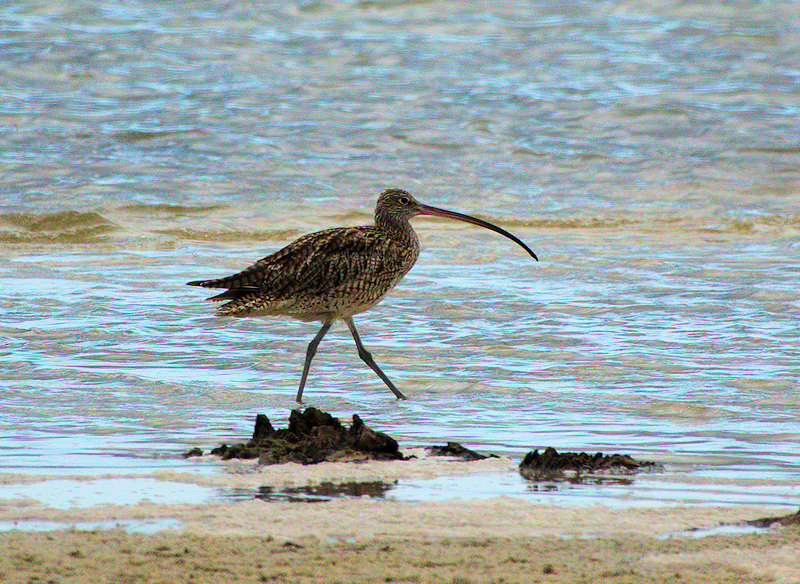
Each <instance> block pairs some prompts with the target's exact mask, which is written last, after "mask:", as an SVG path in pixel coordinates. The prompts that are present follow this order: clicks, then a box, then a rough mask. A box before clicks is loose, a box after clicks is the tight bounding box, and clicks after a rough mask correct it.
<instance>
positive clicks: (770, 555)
mask: <svg viewBox="0 0 800 584" xmlns="http://www.w3.org/2000/svg"><path fill="white" fill-rule="evenodd" d="M295 421H296V422H297V420H295ZM354 421H355V420H354ZM260 427H261V429H262V431H261V432H259V431H258V428H259V426H258V425H257V428H256V431H255V432H254V439H253V440H251V441H250V442H248V443H247V444H245V445H240V446H241V447H239V446H237V447H236V448H235V449H234V450H235V452H237V453H242V452H245V453H246V452H249V454H247V455H246V456H245V457H244V458H235V457H234V458H233V459H229V460H226V461H224V462H223V461H221V460H220V457H214V459H213V460H215V461H217V464H220V465H222V467H223V469H224V471H223V472H220V473H212V474H209V473H207V472H203V471H202V468H204V467H206V466H207V463H208V462H210V460H209V459H208V458H207V457H206V458H203V457H198V456H196V453H195V454H193V455H192V457H191V460H193V461H197V463H198V472H197V473H196V474H195V473H192V472H189V473H187V472H178V471H166V472H165V471H161V472H157V473H153V475H151V477H150V479H149V480H156V481H159V484H164V485H172V486H173V487H175V486H176V485H177V488H179V489H180V488H182V487H183V486H184V485H185V486H186V487H187V488H188V487H189V486H192V487H195V488H200V489H206V490H207V491H208V492H210V493H243V494H244V495H243V496H241V497H239V498H230V497H228V498H225V497H222V496H220V495H216V496H212V497H210V498H208V499H205V500H202V501H201V502H194V503H182V504H175V503H154V502H152V501H149V500H146V499H145V500H138V501H136V502H134V503H130V504H97V503H96V504H91V505H87V506H81V505H68V506H65V507H62V508H58V507H54V506H52V505H49V504H48V502H47V501H46V500H41V501H40V500H36V499H31V498H26V499H15V500H8V501H0V523H5V524H6V525H9V524H11V525H17V526H18V527H19V529H20V530H19V531H6V532H0V582H3V583H5V582H9V583H17V582H18V583H30V582H52V583H58V582H81V583H92V582H98V583H100V582H103V583H135V582H153V583H160V584H169V583H177V582H182V583H185V582H285V583H305V582H320V583H322V582H324V583H335V582H341V583H369V582H409V583H412V582H413V583H420V582H421V583H426V582H430V583H437V584H438V583H446V584H456V583H459V584H467V583H484V582H485V583H489V582H492V583H499V582H503V583H516V582H519V583H523V582H524V583H529V582H604V583H609V584H614V583H620V584H622V583H637V582H659V583H662V582H697V583H712V582H718V583H728V582H730V583H733V582H736V583H742V582H778V583H787V584H788V583H796V582H800V564H798V562H797V557H798V556H800V525H799V524H798V523H797V522H794V523H787V524H786V525H783V526H774V527H772V528H769V529H764V528H761V529H757V528H755V527H752V526H751V525H748V524H747V522H752V521H753V520H757V519H759V518H763V517H769V516H775V515H778V514H779V513H775V509H772V508H769V507H757V506H753V507H743V506H733V505H727V506H699V505H694V506H679V505H663V506H628V507H622V508H612V507H607V506H603V505H587V506H558V505H553V504H541V503H535V502H532V501H528V500H523V499H520V498H515V497H508V496H493V497H488V498H467V499H460V498H459V497H458V493H452V497H447V500H438V501H434V500H424V501H419V500H418V501H403V500H395V499H392V498H383V497H380V496H377V497H373V496H369V495H368V494H366V493H365V494H364V495H363V496H352V495H351V496H346V497H342V496H340V497H334V498H331V499H329V500H325V501H322V502H313V503H311V502H308V500H306V501H305V502H294V501H291V500H289V499H286V498H283V499H280V498H269V497H267V498H263V497H258V496H257V494H259V493H262V492H263V491H262V490H263V488H264V486H265V485H269V488H270V489H273V488H274V489H275V490H276V492H277V491H280V490H291V489H298V488H300V489H301V490H302V488H308V487H314V486H317V487H319V486H322V485H325V484H334V485H343V484H353V485H369V484H380V485H389V484H392V483H394V482H397V481H402V480H413V479H420V478H426V477H439V476H444V475H459V474H463V475H482V476H492V475H497V474H498V473H499V474H503V473H518V472H519V467H518V463H517V462H515V461H512V460H510V459H508V458H504V457H499V456H493V457H483V458H479V459H477V460H476V459H474V458H475V457H474V456H472V457H470V456H463V453H462V455H461V457H460V458H459V457H453V456H449V457H448V456H436V455H433V454H431V453H430V450H431V449H418V450H413V449H412V450H410V451H408V453H407V454H408V455H405V456H401V457H399V458H395V459H385V458H379V459H378V460H369V461H365V462H359V463H353V462H342V461H341V460H342V459H341V457H340V456H339V455H337V454H334V456H333V459H334V460H337V462H324V463H320V464H299V463H297V462H290V463H285V464H270V465H263V464H260V463H259V461H258V458H261V459H264V457H265V456H267V458H272V457H273V456H272V454H269V452H271V451H269V452H268V451H267V450H261V451H258V452H256V451H255V450H253V449H254V448H256V447H258V448H262V447H263V448H267V447H269V448H273V447H276V448H278V449H279V450H280V451H281V452H289V453H290V454H291V458H292V459H295V458H297V457H298V453H299V452H301V451H302V453H303V457H306V456H307V455H308V454H309V451H308V447H309V445H313V444H316V445H317V446H321V447H322V449H323V450H324V451H325V452H326V453H328V454H330V453H329V452H328V450H329V447H330V445H331V444H332V443H334V442H335V443H339V442H341V443H342V444H344V445H345V446H346V450H347V452H348V456H347V457H346V458H347V459H352V456H353V454H352V447H353V445H354V444H355V442H354V441H353V440H351V439H350V438H347V439H345V437H346V436H359V437H361V436H366V435H367V434H365V432H366V430H365V429H364V428H363V427H362V426H361V425H360V424H354V425H353V426H351V430H352V428H355V430H353V431H351V430H346V429H343V428H340V429H339V430H340V431H339V433H338V434H336V436H338V438H336V440H332V439H331V438H332V437H336V436H334V433H332V432H331V431H328V430H325V431H319V430H315V429H314V428H311V427H310V428H308V429H307V430H308V432H306V433H307V434H308V437H309V440H310V442H308V443H306V442H303V441H300V440H297V441H296V442H292V444H301V443H302V448H299V447H298V448H294V447H292V448H288V447H287V444H286V443H285V442H286V440H285V439H286V437H287V436H288V434H287V433H285V432H284V433H282V434H278V432H281V431H276V432H273V431H272V430H270V431H269V432H267V431H265V430H264V428H265V426H264V425H263V420H262V425H261V426H260ZM290 427H291V426H290ZM292 428H293V430H292V434H293V436H289V438H291V441H295V439H296V437H297V435H299V434H300V433H299V432H297V428H296V427H292ZM367 430H368V429H367ZM370 432H371V431H370ZM373 434H374V433H373ZM370 436H371V434H370ZM340 438H341V440H340ZM358 442H359V443H361V442H363V440H362V439H361V438H359V440H358ZM369 442H370V443H374V444H381V445H385V444H386V440H384V439H380V440H377V441H375V440H374V439H372V438H371V439H370V441H369ZM312 443H313V444H312ZM448 447H450V450H452V445H448ZM379 450H381V451H383V450H385V448H384V446H381V448H380V449H379ZM227 452H229V450H226V453H227ZM426 453H427V455H426ZM312 454H313V456H311V459H315V460H316V459H317V458H319V456H317V454H318V453H312ZM472 454H475V453H472ZM362 455H363V453H358V454H357V455H356V458H357V459H359V460H360V459H361V457H362ZM618 456H619V455H613V456H612V457H600V456H599V455H598V456H594V457H578V458H581V459H582V458H587V460H591V461H593V462H592V464H597V463H598V462H599V461H602V460H605V459H607V460H617V458H614V457H618ZM532 457H533V456H529V457H527V458H532ZM533 458H537V457H533ZM556 458H558V457H557V455H556V454H555V451H553V452H551V453H549V455H548V456H546V457H545V459H547V460H550V461H551V462H552V460H555V459H556ZM562 458H563V457H562ZM562 458H558V460H562ZM574 458H576V456H567V457H565V458H563V460H567V459H569V460H570V461H572V459H574ZM469 459H472V460H469ZM551 459H552V460H551ZM626 460H627V459H626ZM573 462H574V461H573ZM615 466H618V465H617V464H616V463H615ZM23 479H24V477H22V476H20V475H13V476H12V475H5V476H0V484H17V483H19V482H20V481H22V480H23ZM128 479H130V481H131V482H130V483H126V484H128V485H129V486H130V488H132V489H133V488H135V487H136V480H137V477H133V476H132V477H128ZM27 480H28V481H33V482H37V481H43V484H48V483H47V480H48V479H47V477H38V478H33V477H28V479H27ZM72 480H74V481H78V482H81V481H84V482H87V483H92V481H95V480H97V477H83V478H81V477H73V479H72ZM543 488H544V487H543ZM259 489H262V490H259ZM798 517H800V516H798ZM42 522H53V523H51V524H46V525H45V527H47V528H49V529H52V527H53V526H54V525H55V526H58V525H61V526H65V527H68V526H70V525H73V526H84V527H86V526H87V525H91V524H93V523H94V524H95V525H96V524H98V523H100V524H102V525H103V526H107V527H108V528H107V529H102V530H100V529H95V530H90V529H89V528H86V529H84V530H78V529H75V528H74V527H73V528H71V529H62V530H52V531H47V532H38V531H37V530H38V529H42V525H43V523H42ZM117 524H119V525H126V526H129V527H132V528H133V529H134V530H137V529H138V530H140V531H144V530H146V529H148V528H149V529H151V530H152V531H155V530H156V529H159V530H160V531H157V532H155V533H140V532H135V531H134V532H131V531H126V530H125V529H123V528H121V527H119V528H113V526H114V525H117Z"/></svg>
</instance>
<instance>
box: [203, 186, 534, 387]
mask: <svg viewBox="0 0 800 584" xmlns="http://www.w3.org/2000/svg"><path fill="white" fill-rule="evenodd" d="M416 215H435V216H438V217H447V218H449V219H456V220H458V221H464V222H466V223H472V224H473V225H479V226H481V227H485V228H486V229H491V230H492V231H495V232H497V233H499V234H501V235H504V236H506V237H507V238H509V239H511V240H512V241H514V242H516V243H518V244H519V245H521V246H522V247H523V248H524V249H525V251H527V252H528V253H529V254H530V255H531V257H533V259H535V260H537V261H538V259H539V258H537V257H536V254H535V253H533V251H531V249H530V248H529V247H528V246H527V245H525V244H524V243H523V242H522V241H520V240H519V239H518V238H517V237H515V236H514V235H512V234H510V233H509V232H507V231H506V230H504V229H501V228H500V227H497V226H496V225H492V224H491V223H487V222H486V221H482V220H481V219H476V218H475V217H470V216H469V215H462V214H461V213H455V212H453V211H445V210H444V209H437V208H436V207H429V206H428V205H423V204H422V203H419V202H417V201H416V199H414V197H412V196H411V195H410V194H409V193H407V192H406V191H403V190H401V189H388V190H386V191H384V192H383V193H381V195H380V196H379V197H378V204H377V205H376V206H375V225H370V226H368V227H335V228H333V229H325V230H323V231H318V232H316V233H310V234H308V235H305V236H303V237H301V238H300V239H298V240H297V241H295V242H294V243H290V244H289V245H287V246H286V247H284V248H283V249H282V250H280V251H277V252H275V253H273V254H271V255H268V256H267V257H265V258H263V259H261V260H258V261H257V262H256V263H255V264H253V265H252V266H250V267H249V268H247V269H246V270H244V271H242V272H239V273H238V274H234V275H233V276H228V277H227V278H219V279H217V280H196V281H194V282H189V285H190V286H203V287H205V288H227V291H226V292H223V293H222V294H219V295H217V296H213V297H212V298H209V300H227V301H228V302H226V303H225V304H223V305H222V306H220V307H219V308H218V309H217V311H216V313H217V315H219V316H267V315H269V316H275V315H287V316H291V317H294V318H297V319H299V320H303V321H314V320H318V321H321V322H322V328H321V329H319V332H318V333H317V336H315V337H314V339H313V340H312V341H311V343H309V345H308V350H307V351H306V361H305V365H304V366H303V375H302V377H301V378H300V388H299V389H298V390H297V401H298V402H300V403H302V399H303V388H304V387H305V385H306V378H307V377H308V370H309V368H310V367H311V360H312V359H313V358H314V355H315V354H316V352H317V346H318V345H319V343H320V341H321V340H322V337H324V336H325V333H327V332H328V330H329V329H330V328H331V325H332V324H333V321H335V320H337V319H341V320H343V321H344V322H345V324H346V325H347V328H349V329H350V333H351V334H352V335H353V339H354V340H355V342H356V347H358V356H359V357H361V359H362V360H363V361H364V362H365V363H366V364H367V365H369V366H370V367H371V368H372V370H373V371H375V373H377V374H378V377H380V378H381V379H382V380H383V382H384V383H385V384H386V385H387V386H388V387H389V389H391V390H392V393H394V395H395V396H397V398H398V399H406V396H404V395H403V394H402V392H401V391H400V390H399V389H397V388H396V387H395V385H394V383H392V382H391V380H390V379H389V378H388V377H387V376H386V374H385V373H384V372H383V371H382V370H381V368H380V367H378V365H377V364H376V363H375V361H374V360H373V359H372V355H371V354H370V353H369V351H367V350H366V349H365V348H364V345H363V344H362V343H361V338H360V337H359V336H358V332H357V331H356V327H355V324H353V315H355V314H358V313H360V312H364V311H365V310H367V309H369V308H372V307H373V306H375V304H377V303H378V302H380V301H381V300H382V299H383V298H384V297H385V296H386V295H387V294H388V293H389V291H390V290H391V289H392V288H394V287H395V285H396V284H397V283H398V282H399V281H400V280H401V279H402V278H403V276H405V275H406V274H407V273H408V271H409V270H410V269H411V267H412V266H413V265H414V262H416V261H417V257H418V256H419V240H418V239H417V234H416V233H414V230H413V229H412V228H411V224H410V223H409V219H411V218H412V217H414V216H416Z"/></svg>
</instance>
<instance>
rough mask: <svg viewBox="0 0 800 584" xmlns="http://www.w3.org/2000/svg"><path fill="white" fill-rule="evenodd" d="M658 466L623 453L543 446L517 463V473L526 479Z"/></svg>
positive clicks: (552, 477)
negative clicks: (559, 450)
mask: <svg viewBox="0 0 800 584" xmlns="http://www.w3.org/2000/svg"><path fill="white" fill-rule="evenodd" d="M658 468H660V467H659V465H658V464H656V463H655V462H647V461H639V460H635V459H633V458H632V457H630V456H628V455H627V454H611V455H604V454H603V453H602V452H598V453H597V454H594V455H591V454H586V453H585V452H581V453H576V452H562V453H559V452H557V451H556V449H555V448H547V449H546V450H545V451H544V452H543V453H542V454H539V451H538V450H534V451H533V452H529V453H528V454H526V455H525V458H524V459H523V460H522V462H521V463H520V465H519V472H520V473H521V474H522V476H523V477H525V478H526V479H531V480H541V479H560V478H564V477H565V472H572V473H575V474H577V475H582V474H603V473H607V474H626V475H630V474H634V473H637V472H639V471H640V470H644V469H647V470H656V469H658Z"/></svg>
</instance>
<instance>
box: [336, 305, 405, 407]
mask: <svg viewBox="0 0 800 584" xmlns="http://www.w3.org/2000/svg"><path fill="white" fill-rule="evenodd" d="M344 322H345V323H346V324H347V328H349V329H350V332H351V333H352V334H353V340H355V342H356V347H358V356H359V357H361V360H362V361H364V363H366V364H367V365H369V366H370V368H371V369H372V370H373V371H374V372H375V373H377V374H378V377H380V378H381V379H383V382H384V383H385V384H386V385H387V386H388V387H389V389H391V390H392V393H393V394H395V395H396V396H397V399H408V398H407V397H406V396H404V395H403V393H402V392H401V391H400V390H399V389H397V388H396V387H395V386H394V383H392V382H391V381H390V380H389V378H388V377H386V374H385V373H384V372H383V371H381V368H380V367H378V365H377V363H375V361H374V360H373V359H372V354H371V353H370V352H369V351H367V350H366V349H365V348H364V345H363V344H361V337H359V336H358V331H357V330H356V325H355V324H354V323H353V319H352V318H345V319H344Z"/></svg>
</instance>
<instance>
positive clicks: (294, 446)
mask: <svg viewBox="0 0 800 584" xmlns="http://www.w3.org/2000/svg"><path fill="white" fill-rule="evenodd" d="M201 454H202V451H199V449H194V450H191V451H189V452H187V453H186V454H185V455H184V456H198V455H201ZM211 454H216V455H217V456H220V457H222V459H223V460H230V459H232V458H245V459H252V458H258V462H259V463H260V464H282V463H285V462H297V463H300V464H316V463H319V462H323V461H347V462H357V461H363V460H402V459H403V456H402V454H400V451H399V449H398V444H397V441H396V440H395V439H394V438H392V437H391V436H389V435H388V434H384V433H383V432H376V431H374V430H372V429H371V428H370V427H369V426H367V425H366V424H364V422H363V421H362V420H361V418H360V417H358V415H357V414H354V415H353V423H352V425H351V426H350V427H349V428H346V427H345V426H344V425H343V424H342V423H341V422H340V421H339V419H338V418H334V417H333V416H331V415H330V414H327V413H325V412H322V411H320V410H318V409H316V408H307V409H306V410H305V411H304V412H301V411H300V410H292V412H291V414H289V427H288V428H282V429H279V430H275V429H274V428H273V427H272V424H271V423H270V421H269V418H267V416H265V415H263V414H259V415H258V416H256V423H255V428H254V429H253V437H252V439H250V441H249V442H247V443H246V444H234V445H232V446H228V445H227V444H223V445H221V446H219V447H218V448H214V449H213V450H212V451H211Z"/></svg>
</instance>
